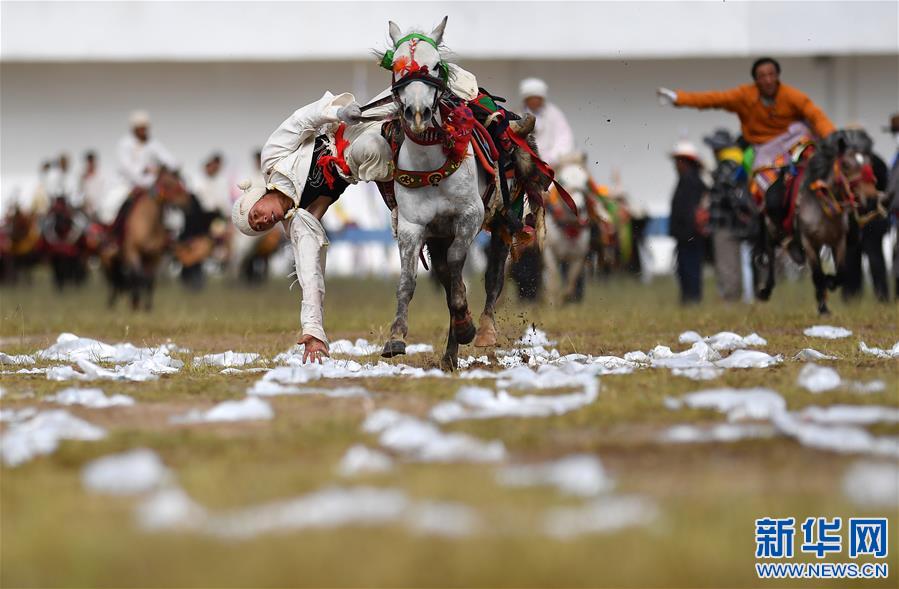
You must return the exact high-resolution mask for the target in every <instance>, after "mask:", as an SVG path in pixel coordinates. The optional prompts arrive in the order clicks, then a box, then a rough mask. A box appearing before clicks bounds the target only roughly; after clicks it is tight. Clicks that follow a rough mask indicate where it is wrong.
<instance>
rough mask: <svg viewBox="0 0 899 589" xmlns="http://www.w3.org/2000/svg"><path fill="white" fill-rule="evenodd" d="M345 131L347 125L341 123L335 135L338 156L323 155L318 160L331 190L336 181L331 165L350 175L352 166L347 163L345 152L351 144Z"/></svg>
mask: <svg viewBox="0 0 899 589" xmlns="http://www.w3.org/2000/svg"><path fill="white" fill-rule="evenodd" d="M345 130H346V124H345V123H340V126H339V127H337V132H336V133H335V134H334V147H335V151H336V152H337V155H323V156H321V157H319V158H318V166H319V167H320V168H321V169H322V174H323V175H324V177H325V182H326V183H327V184H328V188H331V189H333V188H334V180H335V178H334V172H333V171H331V164H333V165H334V166H335V167H336V168H337V169H338V170H340V171H341V172H343V173H344V174H345V175H347V176H349V175H350V166H349V165H348V164H347V163H346V158H345V157H344V152H345V151H346V148H347V147H349V145H350V142H349V141H347V140H346V139H344V137H343V132H344V131H345Z"/></svg>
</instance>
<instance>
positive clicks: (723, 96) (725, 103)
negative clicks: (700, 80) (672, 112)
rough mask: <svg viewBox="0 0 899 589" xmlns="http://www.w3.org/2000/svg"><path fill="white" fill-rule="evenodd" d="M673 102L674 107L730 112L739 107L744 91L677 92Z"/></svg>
mask: <svg viewBox="0 0 899 589" xmlns="http://www.w3.org/2000/svg"><path fill="white" fill-rule="evenodd" d="M676 94H677V96H676V98H675V100H674V105H675V106H691V107H693V108H721V109H724V110H729V111H731V112H734V111H736V110H737V109H738V108H739V107H740V103H741V102H742V101H743V100H744V98H745V95H746V91H745V90H744V89H743V88H742V87H739V86H738V87H736V88H731V89H730V90H723V91H713V92H684V91H683V90H678V91H677V92H676Z"/></svg>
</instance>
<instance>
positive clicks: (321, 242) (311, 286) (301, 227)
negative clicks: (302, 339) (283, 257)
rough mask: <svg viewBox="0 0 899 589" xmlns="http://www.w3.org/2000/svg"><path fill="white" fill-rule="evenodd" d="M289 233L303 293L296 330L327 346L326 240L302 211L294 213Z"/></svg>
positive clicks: (314, 219) (314, 223) (319, 222)
mask: <svg viewBox="0 0 899 589" xmlns="http://www.w3.org/2000/svg"><path fill="white" fill-rule="evenodd" d="M289 233H290V242H291V244H292V245H293V255H294V260H295V262H296V270H297V282H299V283H300V288H302V289H303V302H302V305H301V307H300V326H301V328H302V330H303V335H311V336H312V337H314V338H316V339H319V340H321V341H323V342H325V343H328V338H327V336H326V335H325V329H324V301H325V261H326V257H327V253H328V249H327V248H328V244H329V242H328V236H327V235H326V234H325V228H324V227H322V224H321V221H319V220H318V219H316V218H315V217H314V216H313V215H312V214H311V213H309V212H308V211H305V210H303V209H295V213H294V216H293V218H292V219H291V221H290V230H289Z"/></svg>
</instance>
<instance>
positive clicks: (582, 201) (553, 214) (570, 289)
mask: <svg viewBox="0 0 899 589" xmlns="http://www.w3.org/2000/svg"><path fill="white" fill-rule="evenodd" d="M581 160H582V158H577V159H575V158H567V159H565V160H563V161H562V163H561V166H560V168H559V170H558V172H557V179H558V180H559V182H560V183H561V184H562V186H564V187H565V189H566V190H567V191H568V193H569V194H570V195H571V198H572V200H574V202H575V204H576V205H577V208H578V213H574V212H572V211H571V210H570V209H569V208H568V207H567V206H565V204H564V203H562V202H561V199H559V198H558V194H553V193H550V195H549V199H548V201H547V215H546V242H545V243H544V247H543V273H544V281H545V282H544V284H545V285H546V288H547V294H548V295H549V296H548V297H547V300H550V301H556V300H559V299H560V298H561V299H562V300H564V301H565V302H570V301H574V300H577V298H578V297H577V285H578V282H579V281H580V279H581V277H582V276H583V274H584V265H585V263H586V261H587V255H588V254H589V253H590V218H589V216H588V214H587V199H588V198H593V196H592V194H591V190H590V174H589V172H588V171H587V169H586V167H585V164H584V162H583V161H581ZM563 263H564V264H566V265H567V267H568V271H567V274H566V278H565V287H564V290H563V289H562V284H561V283H562V275H561V272H560V266H561V265H562V264H563ZM560 295H561V296H560Z"/></svg>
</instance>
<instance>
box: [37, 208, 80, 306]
mask: <svg viewBox="0 0 899 589" xmlns="http://www.w3.org/2000/svg"><path fill="white" fill-rule="evenodd" d="M89 226H90V220H89V219H88V218H87V215H85V214H84V213H82V212H81V211H80V210H78V209H76V208H74V207H72V206H71V205H70V204H69V203H68V201H67V200H66V199H65V198H64V197H59V198H56V199H55V200H54V201H53V204H52V205H51V206H50V210H49V211H48V212H47V215H46V216H45V217H44V219H43V220H42V222H41V245H40V249H41V251H42V253H43V254H44V255H45V256H46V257H47V260H48V261H49V262H50V268H51V269H52V271H53V283H54V284H55V285H56V288H57V290H60V291H62V290H63V289H65V288H66V286H68V285H70V284H71V285H75V286H79V285H81V284H83V283H84V281H85V280H87V258H88V254H89V251H88V245H87V233H88V228H89Z"/></svg>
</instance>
